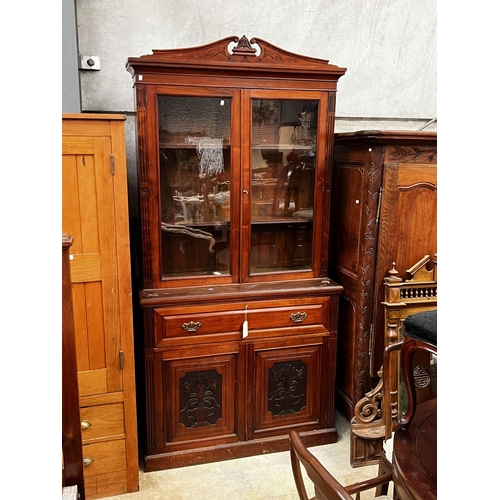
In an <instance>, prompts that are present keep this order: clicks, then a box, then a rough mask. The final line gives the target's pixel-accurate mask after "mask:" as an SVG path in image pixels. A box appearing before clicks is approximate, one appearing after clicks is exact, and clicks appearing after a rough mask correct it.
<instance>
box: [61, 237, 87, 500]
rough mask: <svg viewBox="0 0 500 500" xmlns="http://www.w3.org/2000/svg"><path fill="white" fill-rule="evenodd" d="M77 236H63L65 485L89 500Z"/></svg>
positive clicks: (63, 429)
mask: <svg viewBox="0 0 500 500" xmlns="http://www.w3.org/2000/svg"><path fill="white" fill-rule="evenodd" d="M72 244H73V237H72V236H71V235H69V234H63V235H62V346H61V351H62V453H63V474H62V479H63V481H62V483H63V484H62V486H63V488H64V487H68V488H69V487H74V488H73V489H75V488H76V491H77V493H78V494H79V496H80V499H81V500H85V488H84V477H83V454H82V429H81V427H80V406H79V401H78V373H77V366H76V340H75V325H74V321H73V302H72V299H71V270H70V264H69V249H70V247H71V245H72Z"/></svg>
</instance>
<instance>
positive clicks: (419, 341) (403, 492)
mask: <svg viewBox="0 0 500 500" xmlns="http://www.w3.org/2000/svg"><path fill="white" fill-rule="evenodd" d="M403 337H404V340H401V341H400V342H397V343H393V344H391V345H389V346H387V347H386V349H385V354H384V363H385V366H387V365H388V360H389V358H390V357H391V353H393V352H394V351H398V350H400V351H401V353H400V354H401V356H400V367H401V371H402V373H403V376H404V383H405V386H406V388H407V391H408V407H407V409H406V411H405V412H404V414H403V415H401V416H400V417H399V418H398V421H397V426H396V428H395V433H394V447H393V454H392V461H393V464H394V484H395V487H396V489H397V492H398V495H399V497H400V499H401V500H433V499H436V498H437V446H436V442H437V398H433V397H430V398H429V399H427V400H425V401H420V402H419V403H418V405H417V394H416V389H417V388H419V387H421V386H422V385H424V386H425V385H428V384H429V383H430V380H429V375H428V374H425V373H423V372H422V370H421V369H420V368H421V367H420V366H418V365H417V367H416V368H415V363H414V358H415V357H416V355H417V353H419V352H423V353H425V354H428V353H432V354H434V355H437V310H436V309H433V310H430V311H422V312H418V313H415V314H411V315H409V316H407V318H406V320H405V322H404V325H403ZM386 392H387V391H386ZM386 397H388V394H387V396H386ZM391 424H392V419H391V420H389V421H388V427H391ZM391 430H392V429H391Z"/></svg>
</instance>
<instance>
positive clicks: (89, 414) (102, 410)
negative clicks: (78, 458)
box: [80, 403, 125, 444]
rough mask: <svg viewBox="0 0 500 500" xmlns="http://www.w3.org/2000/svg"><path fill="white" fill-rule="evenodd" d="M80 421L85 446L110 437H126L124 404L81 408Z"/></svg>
mask: <svg viewBox="0 0 500 500" xmlns="http://www.w3.org/2000/svg"><path fill="white" fill-rule="evenodd" d="M80 420H81V421H82V440H83V443H84V444H86V443H88V442H89V441H93V440H98V439H106V438H109V437H110V436H113V437H116V436H123V437H124V436H125V426H124V415H123V403H115V404H108V405H99V406H88V407H83V408H80Z"/></svg>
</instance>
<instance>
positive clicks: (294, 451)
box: [290, 431, 392, 500]
mask: <svg viewBox="0 0 500 500" xmlns="http://www.w3.org/2000/svg"><path fill="white" fill-rule="evenodd" d="M290 457H291V462H292V471H293V477H294V479H295V484H296V486H297V492H298V494H299V498H300V500H308V499H309V496H308V494H307V491H306V488H305V484H304V479H303V477H302V471H301V464H302V465H303V466H304V469H305V471H306V473H307V475H308V476H309V478H310V479H311V481H312V482H313V484H314V491H315V495H316V496H315V497H312V498H311V500H315V499H317V500H352V495H354V494H356V499H357V500H359V498H360V493H361V492H362V491H367V490H370V489H373V488H382V487H383V488H384V489H385V491H386V492H387V489H388V485H389V484H388V483H389V482H390V481H392V471H391V472H388V473H386V474H384V475H380V476H378V477H375V478H373V479H368V480H365V481H360V482H359V483H354V484H351V485H348V486H342V485H341V484H340V483H339V482H338V481H337V480H336V479H335V478H334V477H333V476H332V475H331V474H330V473H329V472H328V470H327V469H325V467H324V466H323V465H322V464H321V462H320V461H319V460H318V459H317V458H316V457H315V456H314V455H313V454H312V453H311V452H310V451H309V450H308V449H307V448H306V446H305V444H304V442H303V441H302V439H301V437H300V435H299V433H298V432H297V431H291V432H290ZM374 498H376V499H380V500H381V499H388V500H390V497H388V496H386V495H382V496H377V497H374Z"/></svg>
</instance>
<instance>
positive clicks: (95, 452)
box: [62, 114, 139, 500]
mask: <svg viewBox="0 0 500 500" xmlns="http://www.w3.org/2000/svg"><path fill="white" fill-rule="evenodd" d="M124 120H125V117H124V116H123V115H105V114H103V115H94V114H74V115H63V119H62V198H63V199H62V227H63V231H64V232H67V233H69V234H71V235H72V236H73V239H74V240H73V245H72V247H71V256H70V259H71V260H70V266H71V292H72V298H73V312H74V324H75V331H76V354H77V366H78V389H79V403H80V416H81V428H82V443H83V456H84V466H85V467H84V477H85V494H86V498H87V500H88V499H91V498H100V497H107V496H111V495H117V494H121V493H126V492H132V491H137V490H138V488H139V466H138V450H137V424H136V420H137V417H136V405H135V373H134V371H135V369H134V341H133V330H132V301H131V293H132V290H131V268H130V245H129V226H128V198H127V172H126V163H125V137H124Z"/></svg>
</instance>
